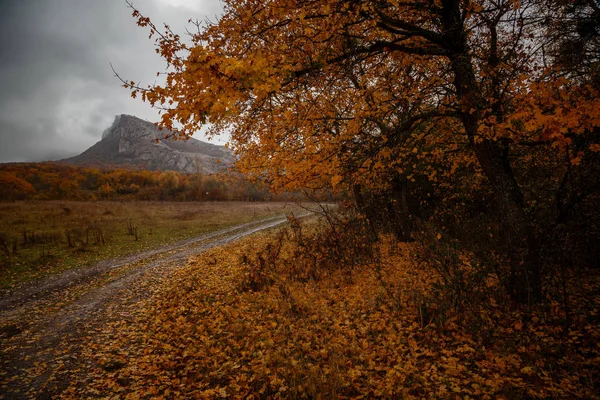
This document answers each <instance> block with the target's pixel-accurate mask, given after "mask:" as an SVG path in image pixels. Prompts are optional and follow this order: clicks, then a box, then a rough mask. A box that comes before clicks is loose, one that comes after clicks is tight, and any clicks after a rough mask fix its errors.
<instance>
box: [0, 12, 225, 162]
mask: <svg viewBox="0 0 600 400" xmlns="http://www.w3.org/2000/svg"><path fill="white" fill-rule="evenodd" d="M134 5H135V6H136V7H138V8H139V9H140V10H141V11H142V12H143V13H144V14H145V15H147V16H150V17H151V18H152V19H153V20H154V21H155V22H157V23H162V22H166V23H168V24H170V25H171V26H172V27H173V29H174V30H176V31H180V32H183V30H184V27H185V24H186V21H187V20H188V19H189V18H200V19H203V18H205V16H208V17H210V18H212V19H214V16H216V15H218V14H219V13H220V3H219V0H204V1H185V0H138V1H136V2H134ZM110 63H112V64H113V66H114V67H115V69H116V70H117V71H118V72H119V74H120V75H122V76H123V77H124V78H126V79H128V80H130V79H131V80H135V81H140V82H142V83H152V82H154V81H155V80H156V72H158V71H162V70H164V63H163V61H162V60H161V59H160V58H159V57H158V56H157V55H156V54H155V53H154V48H153V43H152V42H151V41H150V40H148V32H147V31H146V30H145V29H143V28H139V27H137V26H136V24H135V20H134V19H133V18H132V17H131V10H130V9H128V8H127V5H126V3H125V1H124V0H102V1H98V0H0V88H1V91H2V92H1V95H0V162H10V161H40V160H50V159H60V158H64V157H69V156H72V155H75V154H78V153H80V152H82V151H83V150H85V149H86V148H88V147H89V146H91V145H92V144H94V143H95V142H96V141H98V140H100V136H101V133H102V131H103V130H104V129H105V128H106V127H108V126H109V125H110V124H111V122H112V120H113V118H114V116H115V115H116V114H121V113H126V114H134V115H137V116H139V117H141V118H147V119H149V120H157V113H156V112H155V111H154V110H152V109H151V108H150V107H149V106H148V105H147V104H144V103H141V102H140V101H138V100H133V99H131V98H130V96H129V93H128V91H127V90H125V89H124V88H122V87H121V86H120V83H119V81H118V80H117V79H116V78H115V77H114V74H113V72H112V70H111V68H110Z"/></svg>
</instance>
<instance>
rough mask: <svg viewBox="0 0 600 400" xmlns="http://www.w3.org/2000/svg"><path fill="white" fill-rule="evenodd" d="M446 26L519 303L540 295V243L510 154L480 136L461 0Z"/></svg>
mask: <svg viewBox="0 0 600 400" xmlns="http://www.w3.org/2000/svg"><path fill="white" fill-rule="evenodd" d="M443 21H444V30H445V35H446V38H447V46H448V50H449V51H450V56H449V58H450V61H451V68H452V72H453V73H454V85H455V87H456V95H457V98H458V101H459V105H460V107H461V110H462V111H461V114H460V118H461V122H462V124H463V126H464V129H465V133H466V134H467V137H468V139H469V142H470V144H471V147H472V148H473V150H474V152H475V156H476V157H477V160H478V161H479V165H480V166H481V169H482V170H483V173H484V175H485V176H486V177H487V179H488V180H489V182H490V184H491V186H492V189H493V192H494V197H495V200H496V205H497V209H498V214H499V218H500V221H501V223H502V228H503V233H504V236H505V238H506V241H507V244H508V246H509V252H510V258H511V266H510V267H511V269H510V273H509V275H510V276H509V281H508V287H509V291H510V293H511V295H512V297H513V298H514V299H515V300H517V301H518V302H521V303H525V302H533V301H537V300H539V299H540V297H541V274H540V265H539V262H538V260H537V253H538V251H537V249H538V245H537V241H536V237H535V234H534V232H533V230H532V229H531V227H530V225H529V223H528V218H527V215H526V213H525V207H524V206H525V204H524V199H523V194H522V192H521V189H520V188H519V185H518V184H517V181H516V179H515V176H514V173H513V171H512V169H511V166H510V162H509V160H508V156H507V153H506V152H505V151H504V149H503V148H502V146H501V145H500V143H499V142H498V141H494V140H493V139H489V138H485V137H482V136H480V135H479V133H478V128H479V126H480V124H481V114H482V110H484V109H485V108H486V106H487V101H486V99H485V98H484V96H483V94H482V92H481V88H480V87H479V85H478V82H477V79H476V76H475V72H474V69H473V64H472V60H471V55H470V52H469V49H468V45H467V40H466V32H465V29H464V25H463V24H462V20H461V16H460V10H459V6H458V1H456V0H447V1H445V2H444V13H443Z"/></svg>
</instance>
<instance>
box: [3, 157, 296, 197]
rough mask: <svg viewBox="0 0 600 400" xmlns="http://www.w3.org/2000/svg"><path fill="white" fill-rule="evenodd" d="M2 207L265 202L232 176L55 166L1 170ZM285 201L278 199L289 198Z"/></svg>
mask: <svg viewBox="0 0 600 400" xmlns="http://www.w3.org/2000/svg"><path fill="white" fill-rule="evenodd" d="M0 188H1V189H2V190H0V201H13V200H82V201H94V200H155V201H156V200H160V201H163V200H164V201H215V200H216V201H220V200H242V201H265V200H270V199H272V198H273V197H274V196H272V195H270V194H269V193H268V190H266V189H265V188H264V187H260V186H259V185H256V184H252V183H250V182H248V181H247V180H245V179H243V178H242V177H241V176H239V175H238V176H236V175H228V176H225V175H222V176H217V175H204V174H188V173H180V172H176V171H148V170H135V169H130V168H125V167H123V168H114V169H102V168H88V167H76V166H72V165H66V164H59V163H17V164H3V165H0ZM291 197H293V196H292V195H283V196H280V197H278V198H279V199H284V198H291Z"/></svg>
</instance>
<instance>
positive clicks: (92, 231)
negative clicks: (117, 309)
mask: <svg viewBox="0 0 600 400" xmlns="http://www.w3.org/2000/svg"><path fill="white" fill-rule="evenodd" d="M298 210H300V208H299V207H298V206H296V205H294V204H290V203H265V202H260V203H259V202H252V203H250V202H203V203H181V202H102V201H99V202H74V201H26V202H11V203H0V288H8V287H11V286H13V285H15V284H17V283H20V282H23V281H27V280H31V279H34V278H37V277H41V276H44V275H47V274H51V273H55V272H58V271H62V270H65V269H69V268H76V267H81V266H85V265H89V264H91V263H94V262H97V261H99V260H102V259H107V258H112V257H119V256H123V255H127V254H131V253H135V252H138V251H143V250H147V249H150V248H153V247H156V246H160V245H164V244H169V243H173V242H175V241H178V240H182V239H186V238H190V237H194V236H197V235H201V234H203V233H206V232H209V231H212V230H216V229H220V228H224V227H227V226H231V225H235V224H241V223H245V222H249V221H252V220H256V219H260V218H262V217H266V216H269V215H275V214H283V213H290V212H292V211H298Z"/></svg>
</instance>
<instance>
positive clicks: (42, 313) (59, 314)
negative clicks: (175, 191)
mask: <svg viewBox="0 0 600 400" xmlns="http://www.w3.org/2000/svg"><path fill="white" fill-rule="evenodd" d="M286 221H287V219H286V217H284V216H276V217H270V218H267V219H262V220H259V221H256V222H252V223H247V224H243V225H238V226H235V227H231V228H227V229H223V230H219V231H215V232H212V233H209V234H206V235H203V236H200V237H196V238H193V239H188V240H185V241H182V242H178V243H176V244H173V245H169V246H163V247H161V248H158V249H154V250H151V251H147V252H143V253H138V254H135V255H132V256H128V257H123V258H119V259H113V260H106V261H102V262H100V263H98V264H96V265H94V266H92V267H87V268H84V269H80V270H72V271H66V272H64V273H62V274H60V275H57V276H52V277H48V278H46V279H44V280H41V281H37V282H33V283H30V284H28V285H25V286H22V287H20V288H18V289H16V290H13V291H12V292H6V291H5V292H3V293H0V346H1V348H0V356H1V361H0V399H32V398H33V399H46V398H55V397H57V396H58V395H59V394H60V392H61V391H62V390H64V388H65V387H67V386H68V385H69V383H70V382H73V381H80V382H84V381H85V379H86V371H87V370H88V369H89V368H91V367H92V365H90V363H91V361H89V360H86V359H84V358H83V357H81V353H82V352H81V350H82V346H84V345H86V343H88V342H89V341H88V339H89V338H91V337H93V336H94V335H96V334H98V332H100V331H101V328H104V327H106V326H107V325H108V326H109V325H110V324H112V323H116V322H118V323H123V321H127V319H128V318H129V317H131V313H132V312H135V311H132V310H135V304H136V303H138V302H139V301H142V300H144V299H147V298H149V296H151V295H152V293H153V292H154V291H155V290H157V288H159V287H160V282H162V281H164V280H165V279H168V277H169V274H171V273H172V272H173V271H176V270H177V269H178V268H180V267H181V266H183V265H185V262H186V261H187V259H188V257H189V256H191V255H193V254H197V253H199V252H202V251H204V250H207V249H209V248H213V247H216V246H220V245H223V244H226V243H229V242H231V241H234V240H236V239H238V238H241V237H243V236H247V235H250V234H252V233H255V232H258V231H261V230H265V229H268V228H272V227H275V226H277V225H281V224H283V223H285V222H286ZM104 331H106V330H105V329H104ZM108 339H110V338H108Z"/></svg>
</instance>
